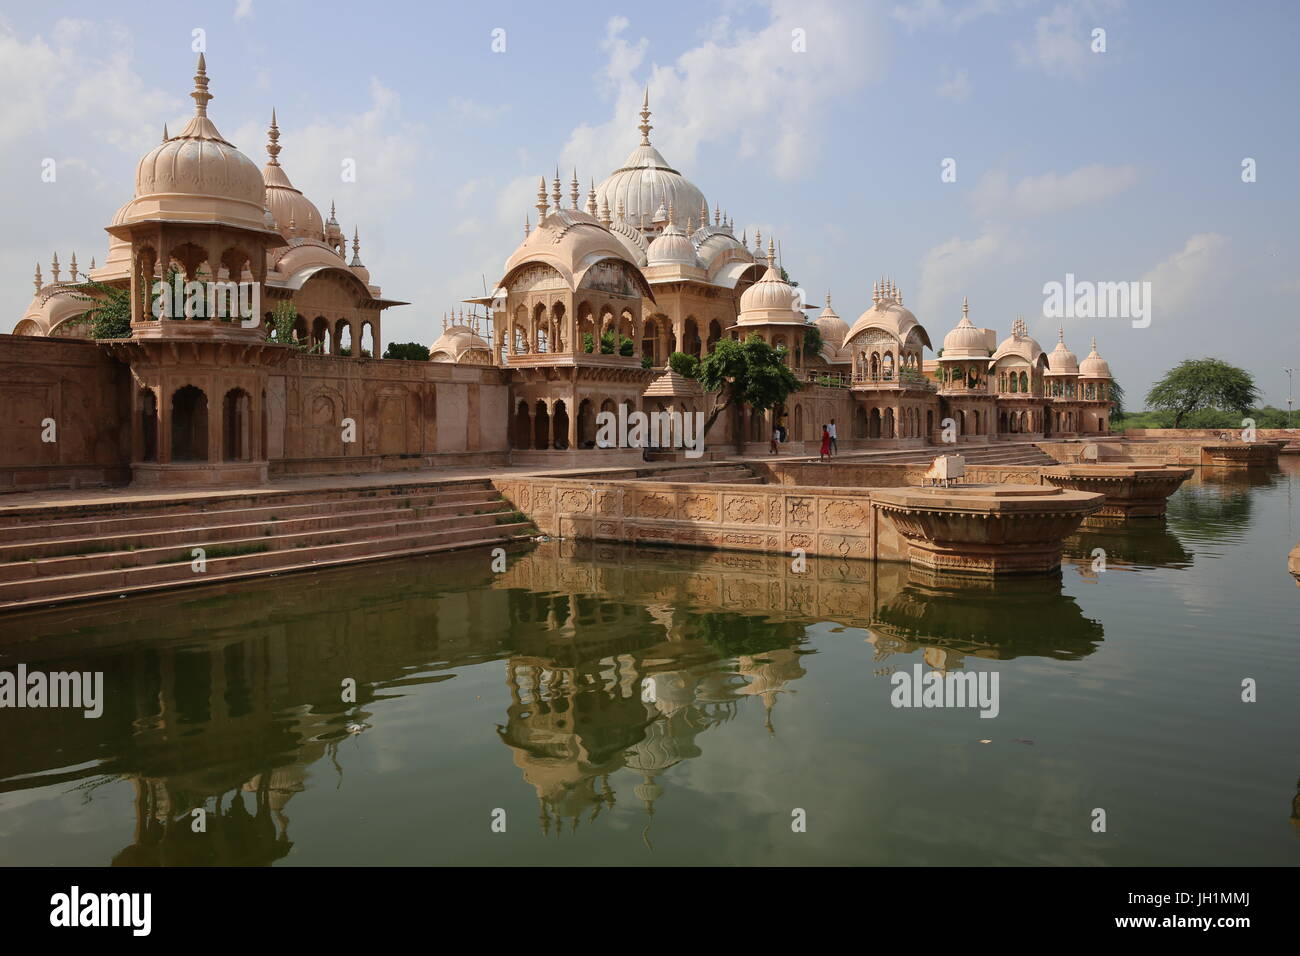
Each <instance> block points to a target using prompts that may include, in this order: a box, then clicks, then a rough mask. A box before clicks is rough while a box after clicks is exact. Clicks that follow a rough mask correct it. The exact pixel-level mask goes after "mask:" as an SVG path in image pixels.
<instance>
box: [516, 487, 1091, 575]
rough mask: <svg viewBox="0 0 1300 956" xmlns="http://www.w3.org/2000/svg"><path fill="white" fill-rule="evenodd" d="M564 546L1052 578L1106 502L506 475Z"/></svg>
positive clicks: (1067, 494) (1044, 495) (997, 490)
mask: <svg viewBox="0 0 1300 956" xmlns="http://www.w3.org/2000/svg"><path fill="white" fill-rule="evenodd" d="M493 486H494V487H495V488H496V489H497V490H498V491H499V492H500V493H501V494H502V495H503V496H504V497H505V498H506V499H508V500H509V501H511V502H512V503H513V504H514V505H515V507H517V508H518V509H519V510H520V511H522V512H523V513H525V514H527V515H528V516H529V517H530V518H531V519H532V520H533V521H534V522H535V523H536V524H537V526H538V528H540V529H541V530H542V531H544V532H546V533H547V534H550V535H552V536H555V537H559V538H574V539H579V540H594V541H625V542H631V543H635V544H657V545H675V546H679V547H695V548H715V549H725V550H736V551H757V552H767V553H772V554H785V555H792V554H794V553H795V552H797V551H802V552H803V553H806V554H810V555H820V556H826V557H843V558H859V559H865V560H881V561H909V562H911V563H912V564H914V565H917V566H920V567H927V568H932V569H936V570H943V571H947V572H951V573H964V574H976V575H990V574H992V575H996V574H1006V573H1042V572H1048V571H1053V570H1055V569H1056V568H1058V567H1059V566H1060V563H1061V545H1062V542H1063V540H1064V539H1065V537H1066V536H1068V535H1069V534H1071V533H1073V532H1074V531H1075V529H1077V528H1078V526H1079V524H1080V522H1081V521H1082V520H1083V519H1084V518H1085V517H1087V516H1088V515H1090V514H1092V513H1093V512H1095V511H1097V510H1098V509H1100V508H1101V507H1102V504H1103V502H1104V496H1103V495H1100V494H1092V493H1087V492H1079V491H1070V490H1065V489H1061V488H1055V487H1052V486H1049V485H961V486H956V487H952V488H849V487H843V488H840V487H817V486H788V485H756V484H744V485H737V484H726V483H680V482H672V481H655V480H652V479H646V478H642V479H638V480H630V481H628V480H606V479H602V478H599V477H591V478H585V479H584V478H554V477H546V476H526V477H525V476H520V477H514V476H503V477H501V478H497V479H494V480H493Z"/></svg>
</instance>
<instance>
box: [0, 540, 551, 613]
mask: <svg viewBox="0 0 1300 956" xmlns="http://www.w3.org/2000/svg"><path fill="white" fill-rule="evenodd" d="M518 528H522V529H525V530H523V531H522V532H521V531H513V532H512V531H510V529H518ZM498 530H501V531H505V532H510V533H506V534H502V535H501V536H500V537H491V538H483V539H477V540H461V541H450V542H443V543H429V542H424V543H420V544H417V545H416V546H414V547H395V546H394V543H393V542H392V541H391V540H389V539H381V540H378V541H375V542H372V543H373V544H374V546H375V547H374V549H372V550H365V551H357V552H354V553H352V554H348V555H346V556H342V557H338V556H335V557H325V556H322V555H319V554H318V555H316V556H314V557H312V556H309V555H308V554H307V553H306V552H304V551H293V552H280V553H289V554H292V555H294V556H295V557H296V558H298V560H297V561H296V562H295V563H286V564H281V565H276V566H273V567H240V566H236V565H234V564H233V563H232V564H230V565H229V566H223V567H222V568H221V569H220V570H219V571H215V572H214V571H213V564H212V563H209V564H208V571H207V573H205V574H203V575H192V576H193V577H195V578H201V580H200V581H193V580H185V579H172V580H154V581H148V582H135V583H132V584H128V585H123V586H118V587H110V588H103V587H98V588H96V587H93V586H92V587H90V588H89V589H85V590H76V589H75V588H76V587H77V586H78V584H84V583H85V582H78V581H75V580H71V579H70V580H69V581H68V584H69V587H70V588H73V589H70V590H66V591H63V592H60V593H57V594H52V595H44V596H39V597H35V596H33V597H24V598H20V599H18V600H6V599H5V598H3V597H0V612H3V611H16V610H22V609H25V608H32V607H43V606H49V605H55V604H67V603H73V602H79V601H94V600H103V599H106V598H117V597H126V596H128V595H131V594H138V593H146V592H149V591H156V590H161V589H166V588H175V587H189V586H193V585H195V584H205V585H213V584H221V583H224V582H227V581H237V580H240V579H242V578H250V577H261V576H265V575H274V574H292V573H295V572H300V571H317V570H322V569H324V568H329V567H336V566H338V565H344V564H353V563H356V562H359V561H385V560H391V559H395V558H406V557H412V556H415V555H420V554H428V553H431V552H438V551H454V550H461V549H471V548H489V547H500V546H502V545H505V544H514V543H518V542H523V541H528V540H530V539H531V538H532V536H533V530H534V529H533V527H532V526H531V525H529V524H515V525H502V526H499V529H498ZM225 560H230V561H232V562H233V561H235V560H237V559H225ZM186 567H188V565H186Z"/></svg>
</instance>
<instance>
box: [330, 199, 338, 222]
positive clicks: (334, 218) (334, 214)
mask: <svg viewBox="0 0 1300 956" xmlns="http://www.w3.org/2000/svg"><path fill="white" fill-rule="evenodd" d="M336 216H337V213H335V212H334V200H333V199H331V200H330V218H329V224H330V225H331V226H337V225H338V224H339V221H338V219H337V218H336Z"/></svg>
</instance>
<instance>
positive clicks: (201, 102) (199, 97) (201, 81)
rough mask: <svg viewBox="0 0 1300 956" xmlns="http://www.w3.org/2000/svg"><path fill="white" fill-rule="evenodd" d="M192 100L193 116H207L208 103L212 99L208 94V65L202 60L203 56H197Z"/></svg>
mask: <svg viewBox="0 0 1300 956" xmlns="http://www.w3.org/2000/svg"><path fill="white" fill-rule="evenodd" d="M190 96H191V97H193V98H194V115H195V116H207V115H208V101H209V100H211V99H212V94H211V93H209V92H208V63H207V61H206V60H205V59H203V54H202V53H200V54H199V65H198V69H197V70H196V71H195V73H194V92H193V93H191V94H190Z"/></svg>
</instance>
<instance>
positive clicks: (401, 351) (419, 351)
mask: <svg viewBox="0 0 1300 956" xmlns="http://www.w3.org/2000/svg"><path fill="white" fill-rule="evenodd" d="M361 354H362V355H364V354H365V352H364V351H363V352H362V353H361ZM384 358H386V359H407V360H409V361H412V362H427V361H429V347H428V346H427V345H421V344H420V343H419V342H389V343H388V348H386V349H384Z"/></svg>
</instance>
